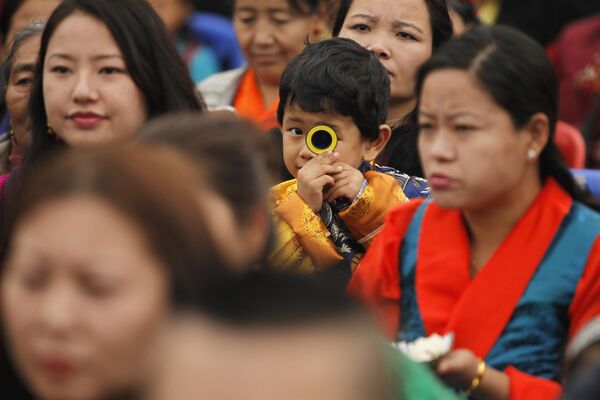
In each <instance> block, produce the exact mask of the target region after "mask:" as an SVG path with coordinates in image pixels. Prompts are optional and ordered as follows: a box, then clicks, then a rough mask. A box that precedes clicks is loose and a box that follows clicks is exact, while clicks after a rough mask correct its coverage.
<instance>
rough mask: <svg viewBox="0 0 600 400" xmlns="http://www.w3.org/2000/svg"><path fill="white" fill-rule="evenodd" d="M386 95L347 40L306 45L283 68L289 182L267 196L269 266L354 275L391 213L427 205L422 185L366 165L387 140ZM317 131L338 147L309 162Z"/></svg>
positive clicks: (372, 63) (379, 69) (383, 77)
mask: <svg viewBox="0 0 600 400" xmlns="http://www.w3.org/2000/svg"><path fill="white" fill-rule="evenodd" d="M389 96H390V81H389V76H388V72H387V71H386V70H385V68H384V67H383V66H382V64H381V63H380V62H379V60H378V59H377V57H376V56H375V55H374V54H372V53H371V52H370V51H368V50H367V49H365V48H363V47H361V46H359V45H358V44H357V43H356V42H354V41H352V40H348V39H330V40H326V41H323V42H320V43H316V44H312V45H309V46H307V47H306V49H305V50H304V51H303V52H302V53H301V54H300V55H299V56H298V57H297V58H295V59H294V60H293V61H292V62H290V64H289V65H288V67H287V68H286V70H285V71H284V73H283V75H282V79H281V83H280V90H279V97H280V103H279V107H278V110H277V119H278V122H279V124H280V130H281V132H282V134H283V159H284V163H285V166H286V168H287V169H288V171H289V172H290V174H291V175H292V176H294V177H295V178H296V179H293V180H290V181H287V182H283V183H281V184H279V185H277V186H275V187H274V188H273V189H272V203H273V208H274V213H275V215H276V225H277V226H276V229H277V234H278V238H279V242H278V244H277V245H276V246H275V248H274V250H273V252H272V253H271V257H270V262H271V263H272V264H273V265H279V266H284V267H286V268H293V269H299V270H302V271H307V272H311V271H315V270H323V269H328V268H329V267H331V266H333V265H343V266H346V267H348V266H349V267H350V271H353V270H354V268H355V266H356V265H357V264H358V261H359V260H360V257H361V256H362V254H363V253H364V251H365V247H368V245H369V244H370V243H371V241H372V240H373V239H374V238H375V236H376V235H377V234H378V233H379V231H380V229H381V227H382V225H383V222H384V218H385V215H386V213H387V211H388V210H389V209H390V208H391V207H392V206H393V205H395V204H397V203H399V202H403V201H407V197H408V198H413V197H428V196H429V187H428V186H427V183H426V182H425V181H424V180H422V179H419V178H412V177H409V176H408V175H404V174H401V173H399V172H398V171H396V170H393V169H391V168H385V167H379V166H377V165H375V164H374V162H373V160H375V158H376V157H377V155H378V154H379V153H380V152H381V150H382V149H383V148H384V147H385V145H386V143H387V142H388V140H389V138H390V135H391V130H390V127H389V126H387V125H385V121H386V118H387V106H388V101H389ZM318 125H325V126H326V127H328V128H330V129H332V130H333V131H335V135H336V136H337V145H336V146H335V148H333V151H328V152H325V153H322V154H319V155H316V154H315V153H313V152H312V151H311V150H310V149H309V146H308V145H307V140H306V139H307V134H308V132H309V131H310V130H311V129H312V128H313V127H315V126H318ZM346 271H348V270H346Z"/></svg>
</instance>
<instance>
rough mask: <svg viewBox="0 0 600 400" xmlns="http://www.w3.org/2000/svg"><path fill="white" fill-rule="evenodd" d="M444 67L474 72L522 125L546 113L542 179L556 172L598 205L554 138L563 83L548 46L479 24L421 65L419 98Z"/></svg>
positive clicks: (511, 31)
mask: <svg viewBox="0 0 600 400" xmlns="http://www.w3.org/2000/svg"><path fill="white" fill-rule="evenodd" d="M442 69H460V70H464V71H467V72H469V73H470V74H472V75H473V76H474V77H475V79H476V80H477V81H478V83H479V84H480V85H481V86H482V87H483V88H484V90H485V91H486V92H487V93H489V95H490V96H491V97H492V99H494V101H495V102H496V103H497V104H498V105H499V106H500V107H501V108H502V109H503V110H505V111H506V112H507V113H508V114H509V115H510V117H511V119H512V122H513V124H514V126H515V127H517V128H521V127H523V126H525V125H526V124H527V123H528V122H529V121H530V119H531V117H532V116H533V115H535V114H536V113H543V114H545V115H546V116H547V117H548V120H549V130H550V138H549V140H548V143H547V144H546V147H544V149H543V150H542V153H541V155H540V161H539V162H540V175H541V179H542V181H544V180H545V179H546V178H548V177H552V178H554V179H556V181H557V182H558V183H559V184H560V185H561V186H562V187H563V189H564V190H565V191H566V192H568V193H569V194H570V195H571V196H572V197H573V198H574V199H575V200H579V201H581V202H584V203H586V204H589V205H592V206H594V207H596V205H593V204H591V200H590V199H589V196H588V195H586V194H585V193H584V192H583V190H582V189H581V188H580V186H579V185H577V184H576V182H575V180H574V178H573V175H572V174H571V172H570V171H569V169H568V168H567V166H566V165H565V163H564V162H563V160H562V158H561V156H560V153H559V151H558V148H557V147H556V144H555V143H554V140H553V138H554V132H555V129H556V120H557V117H558V84H557V81H556V77H555V75H554V68H553V66H552V63H551V62H550V60H549V59H548V57H547V56H546V53H545V51H544V49H543V47H541V46H540V45H539V44H537V43H536V42H535V41H534V40H533V39H531V38H529V37H528V36H527V35H525V34H523V33H521V32H519V31H517V30H515V29H513V28H508V27H502V26H496V27H491V28H487V27H480V28H475V29H473V30H472V31H469V32H467V33H465V34H464V35H462V36H460V37H458V38H456V39H454V40H452V41H450V42H448V43H446V44H445V45H444V46H442V47H441V48H440V49H439V50H438V51H437V52H436V53H434V55H433V57H432V58H430V59H429V61H427V62H426V63H425V64H423V65H422V66H421V69H420V70H419V73H418V74H417V84H416V89H417V93H418V100H419V98H420V95H421V92H422V89H423V83H424V81H425V79H426V78H427V77H428V76H429V75H430V74H432V73H433V72H435V71H439V70H442Z"/></svg>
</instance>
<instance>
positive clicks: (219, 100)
mask: <svg viewBox="0 0 600 400" xmlns="http://www.w3.org/2000/svg"><path fill="white" fill-rule="evenodd" d="M247 70H248V68H247V67H241V68H236V69H232V70H230V71H225V72H220V73H218V74H215V75H212V76H211V77H209V78H206V79H205V80H203V81H202V82H200V83H199V84H198V85H197V86H196V88H197V89H198V91H199V92H200V93H201V94H202V96H203V97H204V101H205V102H206V105H207V106H208V108H209V109H210V108H214V107H222V106H229V105H231V104H232V103H233V99H234V97H235V94H236V92H237V89H238V86H239V84H240V82H241V80H242V78H243V77H244V74H245V73H246V71H247Z"/></svg>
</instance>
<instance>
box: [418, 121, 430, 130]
mask: <svg viewBox="0 0 600 400" xmlns="http://www.w3.org/2000/svg"><path fill="white" fill-rule="evenodd" d="M419 130H420V131H421V132H429V131H431V130H433V124H430V123H428V122H424V123H421V124H419Z"/></svg>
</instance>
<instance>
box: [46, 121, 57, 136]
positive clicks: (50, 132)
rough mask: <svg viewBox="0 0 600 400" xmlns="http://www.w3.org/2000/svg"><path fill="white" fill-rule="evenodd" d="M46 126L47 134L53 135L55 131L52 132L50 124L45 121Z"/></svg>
mask: <svg viewBox="0 0 600 400" xmlns="http://www.w3.org/2000/svg"><path fill="white" fill-rule="evenodd" d="M46 126H47V131H48V135H50V136H54V134H55V133H54V130H53V129H52V125H50V122H47V123H46Z"/></svg>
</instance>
